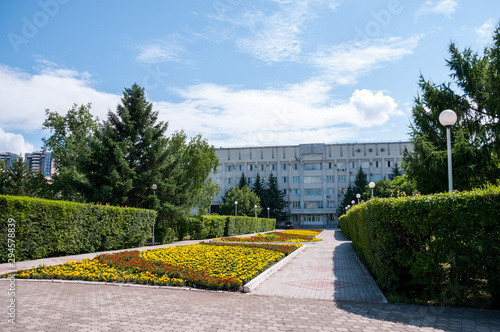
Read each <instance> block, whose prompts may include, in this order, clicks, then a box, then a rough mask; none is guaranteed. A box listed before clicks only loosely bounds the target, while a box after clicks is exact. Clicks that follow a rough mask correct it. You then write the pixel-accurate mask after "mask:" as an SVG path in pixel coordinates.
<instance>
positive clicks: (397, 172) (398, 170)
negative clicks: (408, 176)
mask: <svg viewBox="0 0 500 332" xmlns="http://www.w3.org/2000/svg"><path fill="white" fill-rule="evenodd" d="M401 175H403V170H402V169H401V168H400V167H399V165H398V163H395V164H394V167H393V168H392V174H390V175H389V179H390V180H394V178H395V177H397V176H401Z"/></svg>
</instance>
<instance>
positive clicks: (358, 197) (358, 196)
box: [356, 194, 361, 204]
mask: <svg viewBox="0 0 500 332" xmlns="http://www.w3.org/2000/svg"><path fill="white" fill-rule="evenodd" d="M356 198H357V199H358V204H359V199H360V198H361V194H356Z"/></svg>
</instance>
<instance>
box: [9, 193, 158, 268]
mask: <svg viewBox="0 0 500 332" xmlns="http://www.w3.org/2000/svg"><path fill="white" fill-rule="evenodd" d="M12 220H14V221H12ZM155 220H156V211H153V210H143V209H134V208H120V207H115V206H100V205H93V204H81V203H73V202H66V201H54V200H44V199H38V198H30V197H19V196H4V195H0V236H1V238H2V239H3V240H2V241H0V263H5V262H7V261H8V259H9V255H8V254H9V253H11V254H12V253H13V254H14V255H13V257H15V260H16V261H24V260H32V259H39V258H45V257H54V256H66V255H75V254H81V253H91V252H99V251H107V250H117V249H124V248H132V247H137V246H143V245H144V243H145V242H146V239H147V238H148V237H151V231H152V227H153V223H154V222H155ZM12 224H13V225H14V226H9V225H12ZM14 230H15V231H14ZM10 234H12V235H10ZM9 236H10V237H9ZM9 238H11V239H13V240H14V241H8V239H9ZM9 242H10V243H9ZM13 243H14V245H12V244H13ZM9 244H10V245H11V247H10V249H11V250H10V251H9V250H8V248H9V246H8V245H9ZM13 248H15V249H14V250H12V249H13ZM11 257H12V255H11Z"/></svg>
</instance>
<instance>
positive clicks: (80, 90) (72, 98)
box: [0, 66, 402, 152]
mask: <svg viewBox="0 0 500 332" xmlns="http://www.w3.org/2000/svg"><path fill="white" fill-rule="evenodd" d="M82 76H88V75H81V74H80V73H78V72H75V71H71V70H65V69H61V68H43V69H41V72H40V73H39V74H36V75H29V74H26V73H24V72H20V71H18V70H14V69H12V68H9V67H7V66H0V89H2V91H4V92H5V93H4V98H3V101H2V103H1V104H0V115H1V116H0V128H4V129H5V130H6V131H14V130H26V131H34V130H39V131H40V130H41V127H42V123H43V121H44V118H45V108H49V109H51V110H52V111H58V112H60V113H66V111H67V110H68V109H69V108H70V107H71V106H72V105H73V103H78V104H82V103H84V104H86V103H88V102H91V103H92V104H93V107H92V111H93V113H94V114H96V115H98V116H99V117H100V118H101V119H105V118H106V114H107V111H108V109H111V110H115V108H116V105H117V104H118V103H119V102H120V96H118V95H114V94H108V93H104V92H100V91H97V90H95V89H93V88H92V87H90V86H89V82H88V80H87V79H86V78H84V77H82ZM175 92H176V94H177V95H178V97H179V98H180V100H182V101H181V102H169V101H161V100H160V101H156V102H154V109H155V110H158V111H159V119H160V120H162V121H168V122H169V125H170V129H169V132H170V133H171V132H173V131H174V130H181V129H184V130H185V131H186V133H187V134H188V135H190V136H194V135H197V134H202V135H203V137H204V138H207V139H208V141H209V142H210V144H214V145H215V146H255V145H274V144H298V143H301V142H337V141H346V140H357V141H359V137H360V136H359V134H360V132H361V131H362V129H363V131H365V130H366V128H369V127H373V126H379V125H382V124H385V123H387V121H389V120H390V119H391V117H394V116H401V115H402V112H400V111H399V110H398V106H397V104H396V102H395V101H394V99H393V98H392V97H390V96H388V95H385V94H384V93H383V92H381V91H370V90H364V89H357V90H355V91H354V92H353V93H352V95H351V96H350V98H349V99H347V100H345V99H344V100H342V99H335V98H333V97H332V96H333V91H332V87H331V85H330V83H329V82H328V81H325V80H321V79H311V80H308V81H305V82H303V83H299V84H291V85H288V86H285V87H281V88H266V89H261V90H257V89H253V90H252V89H242V88H239V87H232V86H221V85H216V84H207V83H204V84H198V85H193V86H189V87H187V88H184V89H181V88H178V89H177V90H175ZM12 135H13V134H4V136H5V138H4V139H3V140H4V141H5V142H7V141H9V142H13V141H16V142H20V143H19V144H20V145H19V146H23V144H22V140H21V139H22V136H21V137H20V136H12ZM7 146H8V144H7ZM24 146H25V147H24V150H29V149H30V148H32V146H31V145H30V144H29V143H24ZM13 152H15V151H13Z"/></svg>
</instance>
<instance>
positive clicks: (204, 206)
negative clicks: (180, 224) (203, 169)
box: [195, 179, 220, 214]
mask: <svg viewBox="0 0 500 332" xmlns="http://www.w3.org/2000/svg"><path fill="white" fill-rule="evenodd" d="M219 194H220V187H219V185H218V184H217V183H215V182H213V181H212V179H208V180H207V181H206V182H205V183H204V184H203V186H202V187H201V189H200V190H199V191H198V195H197V196H196V198H195V200H196V207H197V208H198V214H205V213H207V211H208V209H210V206H211V204H212V200H213V198H214V197H215V196H217V195H219Z"/></svg>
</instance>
